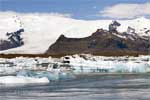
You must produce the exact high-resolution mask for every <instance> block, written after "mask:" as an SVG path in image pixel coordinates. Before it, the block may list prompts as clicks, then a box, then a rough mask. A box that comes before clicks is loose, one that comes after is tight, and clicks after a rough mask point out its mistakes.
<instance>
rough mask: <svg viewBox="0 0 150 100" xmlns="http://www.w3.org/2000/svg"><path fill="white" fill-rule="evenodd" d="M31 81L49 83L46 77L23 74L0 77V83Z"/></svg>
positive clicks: (26, 82) (24, 82)
mask: <svg viewBox="0 0 150 100" xmlns="http://www.w3.org/2000/svg"><path fill="white" fill-rule="evenodd" d="M31 83H38V84H40V83H49V80H48V79H47V78H46V77H43V78H33V77H24V76H3V77H0V84H31Z"/></svg>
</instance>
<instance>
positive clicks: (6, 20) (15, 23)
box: [0, 12, 150, 54]
mask: <svg viewBox="0 0 150 100" xmlns="http://www.w3.org/2000/svg"><path fill="white" fill-rule="evenodd" d="M117 21H118V22H119V23H120V24H121V26H120V27H118V28H117V30H118V32H120V33H123V32H127V29H128V27H130V28H132V29H135V32H128V33H127V35H128V34H133V33H136V35H137V34H138V36H139V37H142V38H148V37H149V36H150V31H149V30H150V28H149V26H150V19H147V18H144V17H140V18H137V19H132V20H117ZM111 22H112V20H78V19H72V18H68V17H64V16H59V15H55V14H48V13H47V14H46V13H45V14H39V13H27V14H24V13H16V12H0V23H1V25H0V40H6V41H7V36H6V33H7V32H9V33H10V32H15V31H17V30H18V29H21V28H23V29H24V32H23V33H22V38H23V41H24V45H21V46H19V47H17V48H12V49H6V50H3V51H0V54H16V53H17V54H43V53H45V52H46V51H47V50H48V48H49V46H51V45H52V44H54V43H55V42H56V40H57V39H58V38H59V37H60V35H61V34H63V35H65V36H66V37H67V38H75V39H76V38H77V39H78V38H79V39H80V38H86V37H89V36H91V35H92V33H93V32H94V31H95V30H97V29H101V28H103V29H104V30H106V29H107V30H108V26H109V24H110V23H111ZM114 35H115V34H114ZM116 36H118V37H119V36H121V37H122V35H118V34H116Z"/></svg>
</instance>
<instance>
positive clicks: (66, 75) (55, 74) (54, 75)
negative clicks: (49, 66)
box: [17, 70, 74, 81]
mask: <svg viewBox="0 0 150 100" xmlns="http://www.w3.org/2000/svg"><path fill="white" fill-rule="evenodd" d="M17 76H24V77H32V78H43V77H46V78H47V79H48V80H49V81H56V80H68V79H72V78H74V75H73V74H72V73H71V72H61V71H59V70H56V71H52V72H50V71H31V70H22V71H20V72H18V73H17Z"/></svg>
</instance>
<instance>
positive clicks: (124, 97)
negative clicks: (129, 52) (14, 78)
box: [0, 74, 150, 100]
mask: <svg viewBox="0 0 150 100" xmlns="http://www.w3.org/2000/svg"><path fill="white" fill-rule="evenodd" d="M0 100H150V74H87V75H78V76H76V79H73V80H65V81H55V82H50V83H49V84H42V85H34V84H33V85H23V84H20V85H11V86H10V85H9V86H8V85H0Z"/></svg>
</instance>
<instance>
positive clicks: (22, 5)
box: [0, 0, 150, 20]
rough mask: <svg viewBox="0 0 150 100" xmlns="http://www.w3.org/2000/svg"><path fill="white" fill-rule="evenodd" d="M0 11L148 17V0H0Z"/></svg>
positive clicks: (73, 16) (80, 17) (102, 16)
mask: <svg viewBox="0 0 150 100" xmlns="http://www.w3.org/2000/svg"><path fill="white" fill-rule="evenodd" d="M0 11H2V12H5V11H14V12H21V13H53V14H60V15H64V16H68V17H72V18H75V19H85V20H87V19H108V18H109V19H132V18H136V17H141V16H145V17H147V18H150V0H0Z"/></svg>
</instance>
